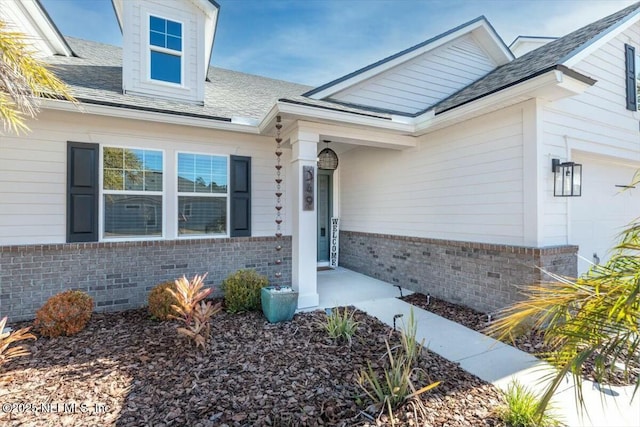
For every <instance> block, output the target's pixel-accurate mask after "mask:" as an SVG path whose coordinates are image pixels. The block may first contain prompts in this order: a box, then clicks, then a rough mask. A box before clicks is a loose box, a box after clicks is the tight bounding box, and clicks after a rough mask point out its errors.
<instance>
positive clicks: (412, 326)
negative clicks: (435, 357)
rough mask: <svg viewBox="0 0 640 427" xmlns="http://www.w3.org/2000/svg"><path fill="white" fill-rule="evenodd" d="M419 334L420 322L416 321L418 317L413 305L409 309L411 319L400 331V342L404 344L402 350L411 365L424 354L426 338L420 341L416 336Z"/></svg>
mask: <svg viewBox="0 0 640 427" xmlns="http://www.w3.org/2000/svg"><path fill="white" fill-rule="evenodd" d="M417 334H418V322H416V318H415V316H414V314H413V307H411V309H410V311H409V320H408V321H407V324H406V325H404V326H403V328H402V331H401V332H400V344H401V345H402V351H403V353H404V354H405V355H406V358H407V360H408V361H409V363H410V364H411V365H415V363H416V362H418V360H419V358H420V356H421V355H422V350H423V349H424V339H422V341H420V342H418V340H417V338H416V335H417Z"/></svg>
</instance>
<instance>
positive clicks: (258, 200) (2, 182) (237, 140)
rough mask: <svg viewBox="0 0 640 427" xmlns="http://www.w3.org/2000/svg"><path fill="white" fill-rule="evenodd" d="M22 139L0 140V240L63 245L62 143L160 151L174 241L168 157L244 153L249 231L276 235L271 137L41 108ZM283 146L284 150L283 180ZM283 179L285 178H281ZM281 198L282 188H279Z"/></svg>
mask: <svg viewBox="0 0 640 427" xmlns="http://www.w3.org/2000/svg"><path fill="white" fill-rule="evenodd" d="M29 126H30V127H31V128H32V132H31V133H30V134H29V135H28V136H27V137H24V136H23V137H15V136H2V137H1V139H0V245H18V244H35V243H39V244H43V243H63V242H65V240H66V203H67V196H66V179H67V165H66V158H67V141H77V142H89V143H98V144H102V145H117V146H131V147H139V148H149V149H160V150H163V151H164V160H165V165H166V166H167V167H166V168H165V184H166V185H165V187H166V189H165V191H166V192H165V207H166V209H165V215H164V216H165V218H166V222H167V235H166V236H165V237H166V238H170V239H171V238H175V237H176V235H175V233H176V232H175V231H173V234H171V230H175V228H176V226H174V225H173V223H174V221H175V222H176V223H177V218H176V217H177V207H176V201H177V196H176V193H175V179H176V176H175V170H176V168H175V161H176V160H175V159H176V153H177V152H179V151H187V152H197V153H205V154H218V155H240V156H250V157H251V162H252V181H251V184H252V213H253V215H252V235H253V236H272V235H273V233H274V232H275V222H274V220H275V195H274V193H275V181H274V179H275V169H274V164H275V155H274V154H273V153H274V149H275V141H274V140H273V138H265V137H259V136H253V135H244V134H239V133H230V132H220V131H211V130H201V129H196V128H192V127H183V126H174V125H164V124H154V125H153V126H149V125H148V123H144V122H136V121H131V120H123V119H112V118H107V117H97V116H91V115H88V114H82V115H81V114H80V113H62V112H53V111H49V110H45V111H43V112H42V113H41V114H40V115H39V117H38V120H37V121H33V122H30V123H29ZM290 158H291V153H290V150H284V155H283V160H282V164H283V165H284V168H283V170H282V172H283V178H284V179H285V183H286V182H287V176H288V175H289V173H288V168H289V164H290ZM287 184H288V183H287ZM285 195H286V192H285ZM283 199H284V200H283V201H284V203H285V209H284V212H283V219H284V224H283V226H284V227H283V232H284V233H285V234H290V233H291V224H289V222H288V220H287V218H289V217H290V206H288V205H287V203H286V201H287V199H286V197H285V198H283Z"/></svg>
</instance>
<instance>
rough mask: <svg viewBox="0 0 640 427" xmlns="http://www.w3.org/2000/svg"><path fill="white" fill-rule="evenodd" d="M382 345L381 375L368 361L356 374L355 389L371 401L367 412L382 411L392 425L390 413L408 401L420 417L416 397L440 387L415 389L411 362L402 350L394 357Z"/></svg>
mask: <svg viewBox="0 0 640 427" xmlns="http://www.w3.org/2000/svg"><path fill="white" fill-rule="evenodd" d="M385 344H386V346H387V352H386V355H387V358H388V363H387V364H386V366H385V367H384V368H383V372H382V375H381V374H380V373H378V372H376V371H375V370H374V369H373V368H372V367H371V362H367V369H362V370H361V371H360V375H358V386H359V387H360V389H361V390H362V391H363V392H364V393H365V394H366V395H367V396H368V397H369V399H371V401H372V402H373V403H372V405H371V406H370V407H369V408H367V409H368V411H369V412H382V411H384V409H386V410H387V413H388V415H389V418H390V419H391V420H392V421H391V424H392V425H393V424H394V421H393V420H394V418H395V417H394V414H393V411H394V410H395V409H397V408H398V407H399V406H400V405H401V404H403V403H405V402H410V403H412V405H413V407H414V410H415V411H416V413H417V412H420V413H421V415H423V416H424V414H425V408H424V405H423V404H422V401H421V400H419V399H416V398H417V397H418V396H420V395H421V394H422V393H425V392H427V391H429V390H431V389H432V388H434V387H437V386H438V385H440V381H436V382H433V383H431V384H429V385H427V386H424V387H422V388H420V389H416V387H415V386H414V384H413V381H412V376H413V375H414V373H415V370H416V368H415V367H414V366H412V361H411V360H410V359H409V358H408V356H407V355H406V354H404V352H403V351H400V352H399V353H398V354H396V355H395V356H394V353H393V351H392V350H391V347H390V346H389V342H388V341H386V340H385Z"/></svg>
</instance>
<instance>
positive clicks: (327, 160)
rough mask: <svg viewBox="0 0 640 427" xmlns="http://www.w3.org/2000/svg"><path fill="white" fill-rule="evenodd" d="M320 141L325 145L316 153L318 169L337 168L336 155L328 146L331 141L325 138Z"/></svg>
mask: <svg viewBox="0 0 640 427" xmlns="http://www.w3.org/2000/svg"><path fill="white" fill-rule="evenodd" d="M322 142H324V143H325V144H327V147H326V148H324V149H323V150H322V151H321V152H320V154H318V169H325V170H332V171H333V170H336V169H337V168H338V155H337V154H336V152H335V151H333V150H332V149H331V148H329V143H330V142H331V141H329V140H327V139H325V140H323V141H322Z"/></svg>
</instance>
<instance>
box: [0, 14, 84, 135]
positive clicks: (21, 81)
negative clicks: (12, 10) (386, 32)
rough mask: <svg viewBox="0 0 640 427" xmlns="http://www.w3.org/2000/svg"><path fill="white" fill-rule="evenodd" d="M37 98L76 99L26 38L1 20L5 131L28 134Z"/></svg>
mask: <svg viewBox="0 0 640 427" xmlns="http://www.w3.org/2000/svg"><path fill="white" fill-rule="evenodd" d="M38 98H54V99H58V98H63V99H66V100H69V101H72V102H76V100H75V99H74V98H73V96H72V95H71V93H70V91H69V88H68V87H67V85H66V84H64V83H63V82H62V81H61V80H60V79H59V78H58V77H56V76H55V74H53V73H52V72H51V71H49V69H48V68H47V65H46V64H45V63H44V62H42V61H40V60H38V59H37V58H35V57H34V52H33V50H32V48H31V47H30V45H29V41H28V38H27V36H26V35H24V34H22V33H20V32H18V31H14V30H12V29H11V28H9V25H8V24H7V23H6V22H3V21H0V120H1V121H2V123H3V125H4V130H5V132H14V133H16V134H19V133H20V132H26V131H28V130H29V128H28V127H27V125H26V124H25V119H26V118H27V117H35V115H36V114H37V113H38Z"/></svg>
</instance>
